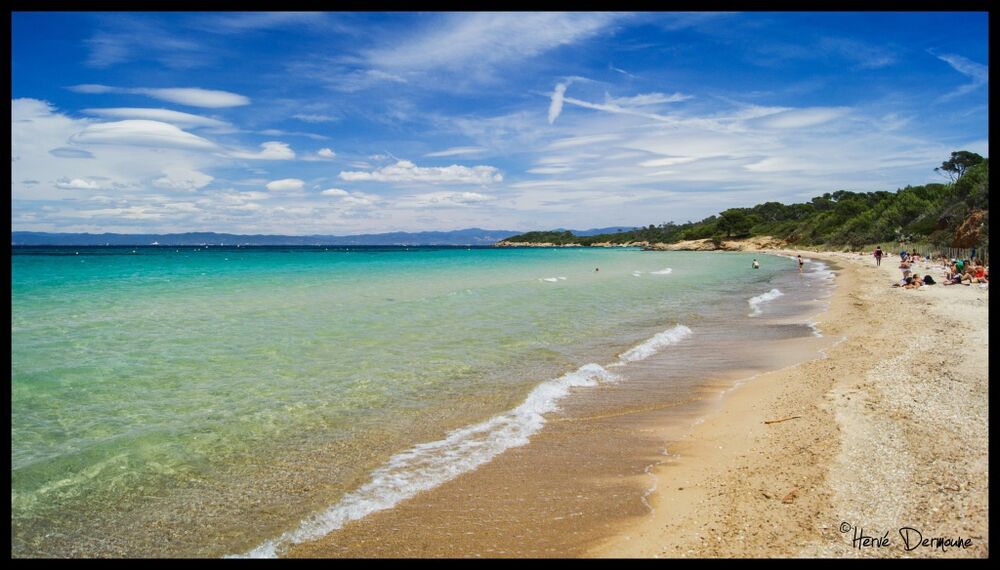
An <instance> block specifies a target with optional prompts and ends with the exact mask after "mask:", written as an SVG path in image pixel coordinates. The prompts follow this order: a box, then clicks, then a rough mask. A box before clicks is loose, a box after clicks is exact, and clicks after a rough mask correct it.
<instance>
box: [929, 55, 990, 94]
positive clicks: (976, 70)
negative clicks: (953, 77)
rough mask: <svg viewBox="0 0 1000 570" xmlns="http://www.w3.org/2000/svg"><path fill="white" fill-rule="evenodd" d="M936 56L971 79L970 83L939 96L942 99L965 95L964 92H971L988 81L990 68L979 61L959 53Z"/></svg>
mask: <svg viewBox="0 0 1000 570" xmlns="http://www.w3.org/2000/svg"><path fill="white" fill-rule="evenodd" d="M937 57H938V59H940V60H941V61H943V62H945V63H947V64H948V65H950V66H951V67H952V69H954V70H955V71H957V72H959V73H961V74H962V75H965V76H966V77H968V78H969V79H971V80H972V82H971V83H967V84H965V85H962V86H961V87H959V88H958V89H955V90H954V91H952V92H950V93H947V94H945V95H943V96H942V97H941V99H942V100H948V99H952V98H954V97H958V96H960V95H965V94H966V93H971V92H973V91H975V90H976V89H979V88H980V87H982V86H984V85H986V84H988V83H989V81H990V68H989V67H987V66H985V65H983V64H981V63H976V62H974V61H972V60H969V59H967V58H964V57H962V56H960V55H952V54H943V55H939V56H937Z"/></svg>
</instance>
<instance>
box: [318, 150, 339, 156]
mask: <svg viewBox="0 0 1000 570" xmlns="http://www.w3.org/2000/svg"><path fill="white" fill-rule="evenodd" d="M316 154H318V155H319V156H322V157H323V158H333V157H335V156H337V153H335V152H333V149H329V148H321V149H319V150H318V151H317V152H316Z"/></svg>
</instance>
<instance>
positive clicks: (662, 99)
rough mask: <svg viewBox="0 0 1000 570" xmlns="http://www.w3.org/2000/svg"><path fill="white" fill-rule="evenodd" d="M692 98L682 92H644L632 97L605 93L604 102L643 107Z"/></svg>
mask: <svg viewBox="0 0 1000 570" xmlns="http://www.w3.org/2000/svg"><path fill="white" fill-rule="evenodd" d="M692 98H694V96H693V95H685V94H683V93H673V94H671V95H666V94H664V93H645V94H642V95H634V96H632V97H611V96H610V95H607V96H606V102H607V103H610V104H613V105H619V106H623V107H644V106H646V105H661V104H663V103H677V102H680V101H687V100H688V99H692Z"/></svg>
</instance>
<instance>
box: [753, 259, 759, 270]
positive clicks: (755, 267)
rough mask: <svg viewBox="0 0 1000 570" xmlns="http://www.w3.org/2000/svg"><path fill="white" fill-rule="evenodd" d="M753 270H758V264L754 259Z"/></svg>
mask: <svg viewBox="0 0 1000 570" xmlns="http://www.w3.org/2000/svg"><path fill="white" fill-rule="evenodd" d="M753 268H754V269H760V262H759V261H757V260H756V259H755V260H753Z"/></svg>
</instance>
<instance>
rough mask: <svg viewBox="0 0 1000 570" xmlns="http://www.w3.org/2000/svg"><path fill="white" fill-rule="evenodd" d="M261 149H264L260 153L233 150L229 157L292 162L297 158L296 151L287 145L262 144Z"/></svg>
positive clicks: (273, 142) (275, 142)
mask: <svg viewBox="0 0 1000 570" xmlns="http://www.w3.org/2000/svg"><path fill="white" fill-rule="evenodd" d="M260 148H261V149H262V150H261V151H260V152H248V151H242V150H232V151H229V156H231V157H233V158H244V159H247V160H292V159H293V158H295V151H293V150H292V149H291V148H290V147H289V146H288V144H287V143H283V142H279V141H268V142H266V143H261V145H260Z"/></svg>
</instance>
